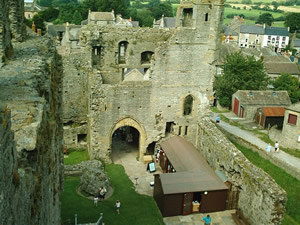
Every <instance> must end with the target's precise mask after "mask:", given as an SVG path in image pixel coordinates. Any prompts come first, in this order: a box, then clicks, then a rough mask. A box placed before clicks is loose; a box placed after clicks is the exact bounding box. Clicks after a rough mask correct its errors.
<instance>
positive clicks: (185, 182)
mask: <svg viewBox="0 0 300 225" xmlns="http://www.w3.org/2000/svg"><path fill="white" fill-rule="evenodd" d="M159 177H160V180H161V184H162V189H163V193H164V194H176V193H189V192H201V191H217V190H227V189H228V187H227V186H226V185H225V184H224V183H223V181H222V180H221V179H220V178H219V177H215V176H211V174H210V173H206V171H197V172H179V173H177V172H176V173H163V174H159Z"/></svg>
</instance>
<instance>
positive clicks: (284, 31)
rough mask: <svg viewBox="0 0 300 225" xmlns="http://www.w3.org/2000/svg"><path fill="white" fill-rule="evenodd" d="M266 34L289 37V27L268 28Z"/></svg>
mask: <svg viewBox="0 0 300 225" xmlns="http://www.w3.org/2000/svg"><path fill="white" fill-rule="evenodd" d="M265 34H266V35H276V36H287V37H288V36H289V34H290V33H289V31H288V28H287V27H266V30H265Z"/></svg>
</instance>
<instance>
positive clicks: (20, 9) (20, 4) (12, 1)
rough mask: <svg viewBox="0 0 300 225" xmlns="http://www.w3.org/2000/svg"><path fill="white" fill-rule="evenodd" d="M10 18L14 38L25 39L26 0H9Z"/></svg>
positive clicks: (17, 39)
mask: <svg viewBox="0 0 300 225" xmlns="http://www.w3.org/2000/svg"><path fill="white" fill-rule="evenodd" d="M8 2H9V20H10V28H11V33H12V38H13V39H14V40H16V41H23V40H24V39H25V34H26V29H25V24H24V0H8Z"/></svg>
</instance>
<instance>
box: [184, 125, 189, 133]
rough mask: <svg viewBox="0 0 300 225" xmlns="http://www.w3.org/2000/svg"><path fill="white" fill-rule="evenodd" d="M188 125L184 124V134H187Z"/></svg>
mask: <svg viewBox="0 0 300 225" xmlns="http://www.w3.org/2000/svg"><path fill="white" fill-rule="evenodd" d="M188 128H189V127H188V126H185V131H184V135H187V134H188Z"/></svg>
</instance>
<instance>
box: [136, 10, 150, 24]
mask: <svg viewBox="0 0 300 225" xmlns="http://www.w3.org/2000/svg"><path fill="white" fill-rule="evenodd" d="M137 19H138V21H139V22H140V26H141V27H151V26H152V24H153V17H152V13H151V11H150V10H148V9H141V10H139V11H138V12H137Z"/></svg>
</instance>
